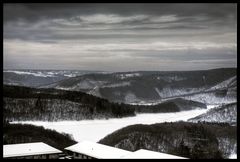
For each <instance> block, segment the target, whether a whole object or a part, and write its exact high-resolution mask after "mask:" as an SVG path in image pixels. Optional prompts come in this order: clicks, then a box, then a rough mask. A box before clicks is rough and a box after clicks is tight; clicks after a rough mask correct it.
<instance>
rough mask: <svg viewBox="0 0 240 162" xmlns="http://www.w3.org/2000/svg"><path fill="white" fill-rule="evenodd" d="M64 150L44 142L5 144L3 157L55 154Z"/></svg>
mask: <svg viewBox="0 0 240 162" xmlns="http://www.w3.org/2000/svg"><path fill="white" fill-rule="evenodd" d="M61 152H62V151H60V150H58V149H55V148H53V147H51V146H49V145H47V144H45V143H43V142H34V143H22V144H9V145H3V157H4V158H7V157H17V156H30V155H43V154H55V153H61Z"/></svg>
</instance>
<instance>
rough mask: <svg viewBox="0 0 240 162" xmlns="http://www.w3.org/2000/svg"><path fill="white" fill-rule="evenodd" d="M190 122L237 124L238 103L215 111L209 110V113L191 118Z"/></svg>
mask: <svg viewBox="0 0 240 162" xmlns="http://www.w3.org/2000/svg"><path fill="white" fill-rule="evenodd" d="M188 121H190V122H198V121H206V122H219V123H224V122H225V123H229V124H236V123H237V103H231V104H226V105H222V106H218V107H216V108H214V109H211V110H209V111H208V112H206V113H204V114H201V115H199V116H197V117H194V118H191V119H189V120H188Z"/></svg>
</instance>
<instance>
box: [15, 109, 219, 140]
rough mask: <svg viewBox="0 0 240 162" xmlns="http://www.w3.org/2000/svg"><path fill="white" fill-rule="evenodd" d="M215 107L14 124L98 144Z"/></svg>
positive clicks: (188, 117)
mask: <svg viewBox="0 0 240 162" xmlns="http://www.w3.org/2000/svg"><path fill="white" fill-rule="evenodd" d="M213 107H215V106H214V105H209V106H208V108H207V109H197V110H190V111H182V112H176V113H157V114H137V115H136V116H134V117H126V118H120V119H108V120H105V119H101V120H99V119H98V120H82V121H58V122H43V121H24V122H21V121H20V122H12V123H22V124H33V125H37V126H43V127H44V128H48V129H53V130H56V131H58V132H60V133H61V132H64V133H68V134H71V135H72V136H73V138H74V139H75V140H76V141H81V140H89V141H93V142H98V141H99V140H100V139H102V138H104V137H105V136H106V135H108V134H110V133H112V132H114V131H116V130H118V129H121V128H123V127H126V126H129V125H134V124H154V123H162V122H175V121H180V120H182V121H187V120H188V119H190V118H193V117H195V116H198V115H200V114H202V113H205V112H206V111H207V110H209V109H210V108H213Z"/></svg>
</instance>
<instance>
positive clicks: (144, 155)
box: [122, 149, 187, 159]
mask: <svg viewBox="0 0 240 162" xmlns="http://www.w3.org/2000/svg"><path fill="white" fill-rule="evenodd" d="M122 158H123V159H187V158H184V157H180V156H175V155H170V154H165V153H160V152H155V151H149V150H144V149H140V150H137V151H135V152H132V153H130V154H127V155H125V156H123V157H122Z"/></svg>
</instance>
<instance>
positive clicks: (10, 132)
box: [3, 123, 76, 151]
mask: <svg viewBox="0 0 240 162" xmlns="http://www.w3.org/2000/svg"><path fill="white" fill-rule="evenodd" d="M29 142H44V143H46V144H48V145H50V146H53V147H55V148H57V149H60V150H62V151H63V150H64V148H66V147H68V146H71V145H73V144H75V143H76V141H74V140H73V139H72V137H71V136H70V135H69V134H65V133H61V134H60V133H58V132H56V131H54V130H49V129H44V128H43V127H39V126H34V125H29V124H24V125H22V124H7V123H5V124H4V125H3V144H16V143H29Z"/></svg>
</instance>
